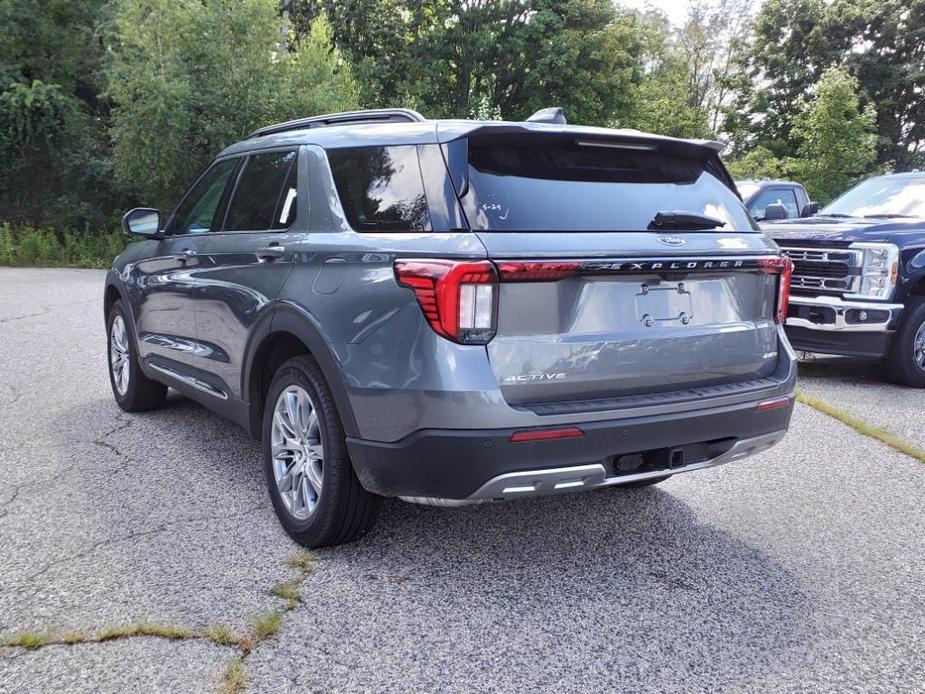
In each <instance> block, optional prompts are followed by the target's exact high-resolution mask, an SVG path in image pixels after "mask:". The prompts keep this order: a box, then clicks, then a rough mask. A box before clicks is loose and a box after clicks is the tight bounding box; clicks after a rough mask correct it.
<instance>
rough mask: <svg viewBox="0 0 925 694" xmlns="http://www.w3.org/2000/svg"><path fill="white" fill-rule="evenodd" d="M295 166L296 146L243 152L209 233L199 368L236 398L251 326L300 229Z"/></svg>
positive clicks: (275, 287)
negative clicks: (223, 207) (216, 222)
mask: <svg viewBox="0 0 925 694" xmlns="http://www.w3.org/2000/svg"><path fill="white" fill-rule="evenodd" d="M298 170H299V154H298V149H295V148H286V149H274V150H264V151H260V152H255V153H252V154H250V155H248V156H247V157H246V158H245V159H244V161H243V163H242V165H241V168H240V170H239V172H238V175H237V180H236V182H235V185H234V187H233V190H232V192H231V194H230V199H229V201H228V204H227V207H226V211H225V214H224V216H223V220H222V224H221V229H220V231H219V232H217V233H213V234H210V235H209V238H208V240H207V241H206V245H205V247H204V249H203V257H202V265H203V270H202V271H201V272H200V274H199V276H198V277H197V285H198V301H197V307H198V315H197V324H198V337H199V342H200V343H201V344H203V345H205V346H207V349H206V350H205V351H203V352H202V356H203V357H204V358H203V359H201V360H200V361H199V363H198V364H197V366H198V367H199V368H200V369H203V370H205V371H207V372H208V377H207V378H208V380H209V381H210V382H211V383H212V384H214V386H215V387H216V388H218V389H219V390H220V391H221V392H222V393H223V394H224V395H225V397H234V398H238V397H240V396H241V374H242V364H243V360H244V352H245V349H246V348H247V345H248V340H249V337H250V335H251V330H252V328H253V326H254V324H255V323H256V321H257V320H258V319H259V318H260V316H261V315H262V312H263V310H264V309H265V308H266V307H267V306H268V304H269V303H270V302H271V301H272V300H273V299H275V298H276V297H277V295H278V294H279V291H280V287H281V286H282V284H283V281H284V280H285V278H286V275H287V274H288V272H289V270H290V269H291V267H292V258H293V254H294V250H293V249H292V242H293V241H294V240H295V237H296V236H297V235H298V229H299V228H300V227H299V224H298V223H297V220H298V218H299V195H298V186H299V175H298ZM303 226H304V225H303ZM287 246H288V248H287Z"/></svg>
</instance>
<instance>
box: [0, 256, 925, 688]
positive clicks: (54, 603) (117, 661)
mask: <svg viewBox="0 0 925 694" xmlns="http://www.w3.org/2000/svg"><path fill="white" fill-rule="evenodd" d="M102 278H103V273H101V272H97V271H83V270H31V269H7V268H0V354H2V357H0V359H2V361H0V637H2V636H8V635H11V634H15V633H18V632H23V631H35V632H43V631H46V630H55V631H62V632H63V631H67V630H79V631H82V632H91V631H97V630H99V629H102V628H104V627H111V626H119V625H130V624H135V623H138V622H149V623H158V624H167V625H173V626H177V627H185V628H187V629H191V630H203V629H206V628H208V627H209V626H214V625H226V626H229V627H231V628H236V627H239V626H240V625H242V624H245V623H246V622H247V621H248V620H249V619H252V618H253V617H255V616H256V615H260V614H266V613H267V612H268V611H270V610H275V609H280V607H281V605H282V604H283V601H282V600H280V599H278V598H274V597H271V596H270V595H269V591H270V589H271V588H272V587H273V586H274V585H276V584H278V583H280V582H281V581H285V580H287V579H290V578H291V576H292V571H291V569H287V568H286V567H285V566H284V565H283V560H284V559H285V558H286V557H287V556H289V555H291V554H292V553H293V552H294V551H295V550H296V549H297V547H296V546H295V545H294V544H293V543H292V542H291V541H290V540H289V539H288V538H287V537H286V536H285V534H284V533H283V532H282V530H281V529H280V528H279V526H278V525H277V522H276V519H275V517H274V515H273V512H272V509H271V507H270V503H269V499H268V497H267V494H266V491H265V489H264V482H263V479H262V473H261V469H260V465H259V446H258V445H257V444H255V443H254V442H252V441H251V440H250V439H249V438H248V437H247V435H246V434H245V433H244V432H243V431H241V430H240V429H238V428H237V427H236V426H234V425H233V424H230V423H227V422H225V421H223V420H221V419H220V418H218V417H217V416H215V415H212V414H211V413H209V412H207V411H206V410H204V409H203V408H201V407H200V406H198V405H196V404H193V403H191V402H189V401H187V400H184V399H182V398H180V397H178V396H175V395H172V396H171V398H170V399H169V402H168V404H167V406H166V407H165V408H164V409H162V410H159V411H157V412H151V413H144V414H137V415H127V414H124V413H122V412H121V411H120V410H119V409H118V408H117V407H116V405H115V403H114V402H113V400H112V397H111V394H110V391H109V383H108V379H107V375H106V366H105V336H104V331H103V326H102V316H101V295H102ZM804 370H805V371H806V375H807V377H806V378H804V380H803V382H802V385H803V388H804V389H805V390H806V391H807V392H808V393H810V394H813V395H815V396H817V397H820V398H822V399H824V400H827V401H830V402H832V403H833V404H835V405H838V406H839V407H842V408H843V409H847V410H850V411H852V412H853V413H856V414H857V416H859V417H861V418H864V419H867V421H870V422H871V423H873V424H876V425H878V426H883V427H884V428H889V429H891V430H892V431H894V432H895V433H897V434H898V435H901V436H903V437H908V440H909V441H910V442H912V443H916V442H917V441H921V440H922V433H921V431H922V430H921V426H920V424H919V421H920V419H921V412H922V411H923V408H922V406H923V404H925V393H922V392H918V391H911V390H907V389H901V388H897V387H895V386H891V385H888V384H886V383H884V382H883V381H882V380H880V379H879V376H878V374H877V373H876V371H875V370H874V369H872V368H871V367H870V366H869V365H865V364H864V363H860V362H855V361H854V360H838V361H837V362H836V361H833V360H827V361H825V362H824V363H823V364H822V365H821V366H820V365H819V364H818V363H814V364H810V365H809V367H808V368H806V369H804ZM852 408H854V409H852ZM919 445H922V444H921V443H920V444H919ZM922 585H925V465H922V464H920V463H918V462H915V461H913V460H911V459H909V458H907V457H905V456H903V455H901V454H899V453H897V452H896V451H893V450H891V449H889V448H888V447H886V446H885V445H883V444H881V443H880V442H878V441H875V440H873V439H870V438H867V437H864V436H861V435H860V434H857V433H856V432H854V431H853V430H851V429H849V428H848V427H846V426H844V425H842V424H841V423H839V422H838V421H836V420H834V419H832V418H831V417H828V416H826V415H824V414H821V413H819V412H817V411H815V410H813V409H811V408H809V407H805V406H799V407H798V408H797V411H796V413H795V415H794V421H793V428H792V431H791V433H790V434H789V435H788V436H787V438H786V439H785V440H784V442H783V443H782V444H780V445H779V446H778V447H776V448H775V449H772V450H771V451H769V452H767V453H765V454H763V455H761V456H759V457H758V458H755V459H752V460H750V461H747V462H743V463H741V464H733V465H729V466H724V467H721V468H717V469H715V470H709V471H703V472H699V473H692V474H689V475H682V476H679V477H675V478H673V479H671V480H669V481H667V482H665V483H663V484H662V485H659V486H658V487H656V488H653V489H646V490H630V491H628V490H605V491H599V492H593V493H586V494H577V495H565V496H559V497H554V498H547V499H537V500H529V501H526V500H525V501H521V502H516V503H507V504H489V505H484V506H477V507H469V508H462V509H438V508H426V507H416V506H411V505H408V504H404V503H402V502H398V501H390V502H388V503H387V504H386V505H385V509H384V512H383V516H382V519H381V520H380V523H379V525H378V526H377V528H376V530H375V531H374V532H373V533H372V535H370V536H369V537H368V538H366V539H364V540H363V541H362V542H359V543H356V544H353V545H350V546H347V547H341V548H336V549H331V550H325V551H323V552H321V553H320V560H319V562H318V564H317V566H316V568H315V569H314V571H313V572H312V573H311V574H310V575H309V577H308V578H307V579H306V580H305V581H304V583H303V584H302V586H301V590H302V595H303V603H302V604H301V605H299V606H298V607H296V609H294V610H293V611H292V612H290V613H288V614H286V615H285V617H284V621H283V625H282V629H281V630H280V633H279V634H277V635H276V636H273V637H271V638H270V639H269V640H267V641H265V642H263V643H261V644H259V645H258V646H257V648H256V649H255V650H254V652H253V653H252V654H251V655H250V656H249V657H248V658H247V661H246V662H247V670H248V674H249V676H250V685H249V690H250V691H252V692H274V693H275V692H304V691H319V692H356V691H369V692H378V691H390V692H391V691H394V692H407V691H428V692H436V691H441V692H462V691H466V692H468V691H485V692H488V691H491V692H500V691H511V692H526V691H546V690H550V689H557V690H561V691H600V692H610V691H617V690H619V691H653V692H655V691H658V692H668V691H679V692H680V691H684V692H690V691H713V692H715V691H729V692H738V691H772V692H777V691H780V692H785V691H786V692H795V691H807V692H808V691H832V692H836V691H837V692H842V691H862V690H863V691H884V692H886V691H890V692H895V691H909V692H912V691H920V690H921V682H923V681H925V656H923V653H925V648H923V646H925V601H923V600H921V596H920V592H921V589H920V587H921V586H922ZM237 654H238V652H237V651H236V650H234V649H232V648H226V647H220V646H217V645H215V644H213V643H210V642H208V641H204V640H192V641H170V640H165V639H162V638H152V637H140V636H139V637H131V638H127V639H124V640H118V641H107V642H104V643H86V644H80V645H74V646H66V645H55V646H46V647H42V648H39V649H37V650H25V649H22V648H6V649H0V693H3V694H6V693H7V692H9V693H12V692H98V691H99V692H109V691H112V692H122V691H126V690H129V689H136V690H138V691H144V692H209V691H213V690H214V689H215V687H216V686H217V685H218V683H219V681H220V679H221V677H222V673H223V671H224V669H225V667H226V666H227V665H228V663H229V662H230V661H231V659H232V658H234V657H235V656H236V655H237Z"/></svg>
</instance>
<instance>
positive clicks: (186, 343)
mask: <svg viewBox="0 0 925 694" xmlns="http://www.w3.org/2000/svg"><path fill="white" fill-rule="evenodd" d="M239 163H240V162H239V161H238V160H236V159H226V160H223V161H219V162H217V163H215V164H214V165H213V166H211V167H210V168H209V169H208V170H207V171H206V172H205V173H204V174H203V175H202V176H201V177H200V178H199V179H198V180H197V181H196V183H195V184H194V185H193V187H192V188H191V189H190V191H189V192H188V193H187V195H186V196H185V197H184V198H183V200H182V201H181V202H180V204H179V205H178V206H177V209H176V212H175V213H174V214H173V216H172V217H171V219H170V220H169V221H168V223H167V228H166V236H165V238H163V239H161V240H159V241H156V242H155V243H157V244H158V248H157V251H156V252H155V254H154V255H153V257H151V258H149V259H147V260H144V261H142V262H140V263H138V264H137V265H135V266H134V267H133V268H132V270H131V271H132V272H133V273H134V274H135V275H136V277H135V282H134V283H133V284H135V286H137V287H138V292H137V293H136V294H135V295H134V296H133V301H132V303H133V306H132V308H133V313H134V316H135V326H136V329H137V333H138V348H139V354H140V355H141V358H142V359H143V360H144V362H145V363H146V364H147V365H148V366H149V367H151V368H153V369H155V370H157V371H161V372H166V373H167V374H168V375H171V376H174V377H176V376H188V372H189V369H190V367H192V366H193V365H194V364H195V362H196V361H197V360H198V359H199V353H200V352H201V351H202V347H201V345H200V344H199V343H198V341H197V337H196V335H197V325H196V305H195V304H196V298H197V293H198V289H197V287H198V281H199V278H200V276H201V274H202V273H203V271H204V270H205V269H207V268H206V267H205V266H204V264H203V261H204V258H203V256H202V251H203V248H204V245H205V240H206V237H207V235H208V232H209V231H211V229H212V227H213V225H214V220H215V218H217V217H219V215H220V208H221V207H222V206H223V204H224V200H225V199H226V198H227V194H226V190H227V189H228V188H229V183H230V182H231V181H233V180H234V173H235V171H236V170H237V168H238V166H239Z"/></svg>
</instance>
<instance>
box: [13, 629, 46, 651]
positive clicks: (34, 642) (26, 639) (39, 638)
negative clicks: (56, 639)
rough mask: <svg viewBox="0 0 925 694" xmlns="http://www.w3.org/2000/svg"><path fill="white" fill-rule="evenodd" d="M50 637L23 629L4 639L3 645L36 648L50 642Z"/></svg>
mask: <svg viewBox="0 0 925 694" xmlns="http://www.w3.org/2000/svg"><path fill="white" fill-rule="evenodd" d="M49 641H50V639H49V638H48V636H47V635H45V634H39V633H38V632H35V631H22V632H20V633H18V634H14V635H13V636H9V637H7V638H5V639H3V645H4V646H9V647H11V648H12V647H18V648H28V649H30V650H31V649H35V648H41V647H42V646H45V645H46V644H48V642H49Z"/></svg>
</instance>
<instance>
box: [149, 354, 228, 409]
mask: <svg viewBox="0 0 925 694" xmlns="http://www.w3.org/2000/svg"><path fill="white" fill-rule="evenodd" d="M148 366H150V367H151V368H152V369H154V370H155V371H160V372H161V373H162V374H164V375H166V376H169V377H170V378H173V379H175V380H177V381H180V383H184V384H186V385H188V386H190V387H191V388H195V389H196V390H201V391H202V392H203V393H208V394H209V395H211V396H213V397H216V398H221V399H222V400H227V399H228V393H226V392H224V391H222V390H219V389H218V388H216V387H215V386H213V385H211V384H209V383H206V382H205V381H201V380H199V379H198V378H194V377H192V376H187V375H185V374H181V373H179V372H177V371H174V370H173V369H169V368H167V367H166V366H161V365H160V364H152V363H150V362H149V363H148Z"/></svg>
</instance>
